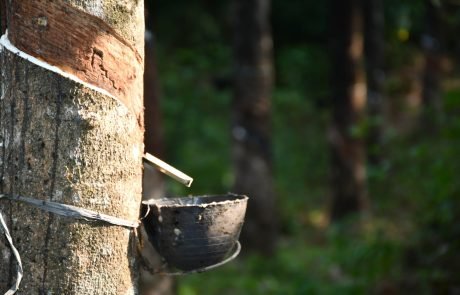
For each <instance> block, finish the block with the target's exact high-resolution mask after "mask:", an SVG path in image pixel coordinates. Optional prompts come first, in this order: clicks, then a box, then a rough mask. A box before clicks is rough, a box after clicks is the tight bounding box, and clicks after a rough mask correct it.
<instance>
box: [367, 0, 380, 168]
mask: <svg viewBox="0 0 460 295" xmlns="http://www.w3.org/2000/svg"><path fill="white" fill-rule="evenodd" d="M363 15H364V24H365V26H364V50H365V56H366V73H367V109H368V112H367V113H368V116H369V131H368V134H367V155H368V159H369V163H370V164H373V165H378V164H379V163H380V160H381V156H382V136H383V130H382V129H383V83H384V79H385V72H384V69H383V66H384V49H385V48H384V47H385V39H384V15H383V1H382V0H363Z"/></svg>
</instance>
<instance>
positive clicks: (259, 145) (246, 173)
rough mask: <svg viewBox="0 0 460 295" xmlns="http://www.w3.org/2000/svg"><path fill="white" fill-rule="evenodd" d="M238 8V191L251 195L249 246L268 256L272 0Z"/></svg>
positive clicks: (245, 1) (249, 0)
mask: <svg viewBox="0 0 460 295" xmlns="http://www.w3.org/2000/svg"><path fill="white" fill-rule="evenodd" d="M234 5H235V11H234V55H235V79H234V98H233V113H232V137H233V163H234V171H235V183H234V185H233V191H234V192H236V193H242V194H247V195H248V196H249V204H248V211H247V215H246V222H245V226H244V227H243V231H242V240H243V242H244V245H245V248H246V249H255V250H259V251H262V252H263V253H266V254H269V253H271V252H272V251H273V248H274V246H275V240H276V214H275V193H274V189H273V177H272V159H271V123H270V121H271V119H270V117H271V101H270V96H271V92H272V84H273V59H272V50H273V44H272V37H271V31H270V24H269V12H270V1H269V0H235V1H234Z"/></svg>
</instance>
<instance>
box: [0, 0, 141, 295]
mask: <svg viewBox="0 0 460 295" xmlns="http://www.w3.org/2000/svg"><path fill="white" fill-rule="evenodd" d="M3 1H5V0H3ZM3 3H7V12H8V13H7V15H8V18H7V28H8V37H9V39H10V40H11V42H12V43H13V45H14V46H16V47H18V48H19V49H20V50H22V51H23V52H25V53H27V54H30V55H32V56H35V57H37V58H40V59H41V60H45V61H48V63H50V64H52V65H55V66H57V67H58V68H60V69H61V70H62V71H64V72H67V73H68V72H69V71H70V72H72V71H73V70H72V69H77V70H76V71H81V73H77V74H78V75H77V74H75V75H74V76H73V78H72V79H69V78H66V77H64V76H63V75H62V74H59V73H57V72H54V71H50V70H49V69H47V68H44V67H43V66H39V65H37V64H34V63H32V62H30V61H29V60H27V59H25V58H23V57H20V56H18V55H16V54H13V53H12V52H10V49H8V48H6V47H0V50H1V53H0V63H1V81H0V85H1V93H0V94H1V100H0V104H1V107H0V124H1V125H0V132H1V133H0V144H1V147H0V159H1V162H0V177H1V178H0V179H1V182H0V192H1V193H4V194H14V195H16V194H17V195H24V196H30V197H33V198H36V199H41V200H52V201H54V202H59V203H64V204H71V205H75V206H78V207H83V208H88V209H91V210H95V211H98V212H101V213H105V214H109V215H113V216H117V217H121V218H124V219H128V220H137V219H138V217H139V216H138V214H139V213H138V211H139V203H140V200H141V191H142V155H143V112H142V93H140V94H139V92H138V91H135V90H133V89H135V88H137V87H139V86H140V87H142V74H143V73H142V70H143V64H142V63H140V64H139V65H138V64H136V63H139V60H138V57H140V59H141V61H142V59H143V51H144V49H143V46H144V43H143V42H144V41H143V40H144V22H143V14H144V10H143V1H142V0H126V1H123V2H122V3H121V2H119V1H115V0H113V1H112V0H107V1H102V0H65V1H64V0H58V1H53V2H49V1H42V0H13V1H7V2H3ZM44 7H46V9H45V8H44ZM53 9H55V10H53ZM59 13H63V14H64V16H63V17H62V18H60V17H58V16H59ZM78 17H80V18H83V19H85V20H86V21H87V22H88V23H87V25H88V26H91V28H92V33H91V34H92V35H91V36H87V37H88V38H90V37H91V40H88V39H85V40H83V41H84V42H80V43H78V42H77V43H76V44H77V46H80V47H79V48H75V50H73V51H70V52H65V53H64V52H61V51H62V49H63V48H65V47H66V46H67V45H66V44H64V43H67V44H68V43H72V42H73V41H74V40H75V38H77V39H78V38H86V35H84V34H78V33H79V32H78V31H76V30H75V28H76V27H78V26H73V27H72V26H71V24H73V21H75V18H78ZM57 28H58V29H57ZM55 30H60V31H61V35H60V36H54V37H53V36H51V34H52V32H54V31H55ZM29 35H30V36H35V37H34V38H38V39H39V40H40V42H38V43H34V42H35V41H34V38H32V37H31V39H26V40H24V38H26V37H27V36H29ZM108 40H112V41H113V40H118V41H113V42H110V43H107V41H108ZM79 44H81V45H79ZM85 46H89V47H85ZM111 46H119V47H117V48H115V47H111ZM50 52H51V53H52V52H55V53H56V54H55V55H54V56H51V57H52V58H48V57H47V56H46V54H47V53H50ZM87 52H92V53H93V55H84V58H83V59H81V60H80V59H79V58H80V57H81V54H83V53H85V54H86V53H87ZM116 52H129V56H134V60H130V61H129V62H131V63H132V64H133V67H130V71H131V70H132V71H131V72H130V73H129V74H126V73H127V72H124V71H119V72H118V73H114V71H117V64H118V62H116V64H111V62H112V59H113V56H115V54H116ZM42 53H43V55H41V54H42ZM72 55H75V59H72ZM62 56H66V58H61V57H62ZM69 56H70V59H68V57H69ZM53 58H54V59H53ZM85 58H86V59H85ZM68 60H72V62H73V63H74V64H71V65H70V64H67V63H68ZM85 62H87V63H85ZM119 62H120V64H124V63H126V60H125V61H123V60H120V61H119ZM80 74H81V75H88V78H87V79H86V80H85V79H82V78H81V77H80ZM125 74H126V75H125ZM75 76H76V77H78V78H80V79H81V80H83V81H84V82H87V83H88V84H90V85H97V86H99V87H100V88H102V89H103V90H97V89H96V88H94V87H87V86H88V84H85V85H86V86H85V85H84V84H82V83H80V82H77V80H76V79H75ZM139 77H140V80H139ZM107 80H111V81H112V82H113V83H106V81H107ZM141 89H142V88H141ZM109 93H110V94H112V95H113V96H111V95H109ZM122 93H123V94H122ZM121 96H124V98H122V97H121ZM115 97H116V98H115ZM0 210H1V211H2V212H4V213H5V214H6V216H7V219H8V226H9V227H10V230H11V232H12V236H13V239H14V243H15V244H16V246H17V248H18V250H19V252H20V253H21V255H22V260H23V264H24V278H23V281H22V284H21V289H20V291H19V292H18V293H19V294H117V295H118V294H137V274H138V271H137V253H136V244H135V242H136V241H135V238H134V234H133V231H132V230H128V229H126V228H122V227H117V226H108V225H106V224H101V223H95V222H90V221H88V222H85V221H80V220H75V219H69V218H64V217H61V216H57V215H53V214H50V213H46V212H44V211H41V210H39V209H36V208H34V207H31V206H29V205H26V204H20V203H16V202H11V201H1V202H0ZM1 252H2V253H3V255H1V256H0V278H1V280H0V292H1V291H4V290H7V289H8V288H9V286H10V284H11V283H12V280H13V279H14V278H13V273H14V271H15V268H16V265H15V262H14V260H13V257H12V255H11V253H10V252H9V251H8V250H7V249H5V248H2V249H1Z"/></svg>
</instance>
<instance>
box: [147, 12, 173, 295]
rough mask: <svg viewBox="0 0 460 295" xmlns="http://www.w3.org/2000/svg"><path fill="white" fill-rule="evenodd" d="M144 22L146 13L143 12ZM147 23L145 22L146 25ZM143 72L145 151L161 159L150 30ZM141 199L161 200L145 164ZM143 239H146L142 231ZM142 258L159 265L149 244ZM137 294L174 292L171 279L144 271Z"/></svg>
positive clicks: (157, 178) (159, 180)
mask: <svg viewBox="0 0 460 295" xmlns="http://www.w3.org/2000/svg"><path fill="white" fill-rule="evenodd" d="M146 19H148V13H146ZM147 23H149V22H147ZM145 36H146V38H145V73H144V82H145V83H144V105H145V151H146V152H148V153H152V154H154V155H157V156H159V157H161V156H162V155H163V138H164V137H163V132H162V124H161V122H162V120H161V112H160V91H159V89H160V85H159V83H158V72H157V63H156V54H155V39H154V37H153V34H152V32H151V31H149V30H148V25H147V30H146V34H145ZM143 186H144V187H143V194H142V198H143V200H150V199H158V198H162V197H164V192H165V191H164V178H163V175H162V174H161V173H159V172H158V170H157V169H155V168H153V167H149V166H148V165H146V167H145V169H144V181H143ZM142 235H143V240H144V241H147V240H148V237H147V234H146V232H145V231H142ZM142 257H143V259H144V262H145V263H147V264H148V265H149V268H159V267H161V265H162V260H161V256H160V255H159V254H158V253H157V252H156V250H155V248H154V247H153V246H152V245H151V244H150V243H144V247H143V248H142ZM141 282H142V284H141V286H142V288H141V290H142V291H141V293H142V294H143V295H167V294H173V293H174V280H173V277H172V276H162V275H152V274H151V273H150V271H149V269H148V268H143V269H142V271H141Z"/></svg>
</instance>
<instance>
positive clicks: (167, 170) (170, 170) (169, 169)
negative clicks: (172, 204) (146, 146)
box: [144, 153, 193, 187]
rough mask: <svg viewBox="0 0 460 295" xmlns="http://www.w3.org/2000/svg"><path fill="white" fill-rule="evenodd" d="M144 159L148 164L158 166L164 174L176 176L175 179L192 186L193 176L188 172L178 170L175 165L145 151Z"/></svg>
mask: <svg viewBox="0 0 460 295" xmlns="http://www.w3.org/2000/svg"><path fill="white" fill-rule="evenodd" d="M144 160H145V161H146V162H147V164H150V165H151V166H154V167H156V168H157V169H158V170H160V171H161V172H163V173H164V174H166V175H168V176H170V177H172V178H174V179H175V180H177V181H179V182H180V183H182V184H184V185H185V186H187V187H190V186H191V185H192V182H193V178H191V177H190V176H188V175H187V174H185V173H183V172H181V171H179V170H177V169H176V168H174V167H173V166H171V165H169V164H168V163H165V162H163V161H162V160H160V159H158V158H157V157H155V156H153V155H151V154H149V153H145V155H144Z"/></svg>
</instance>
